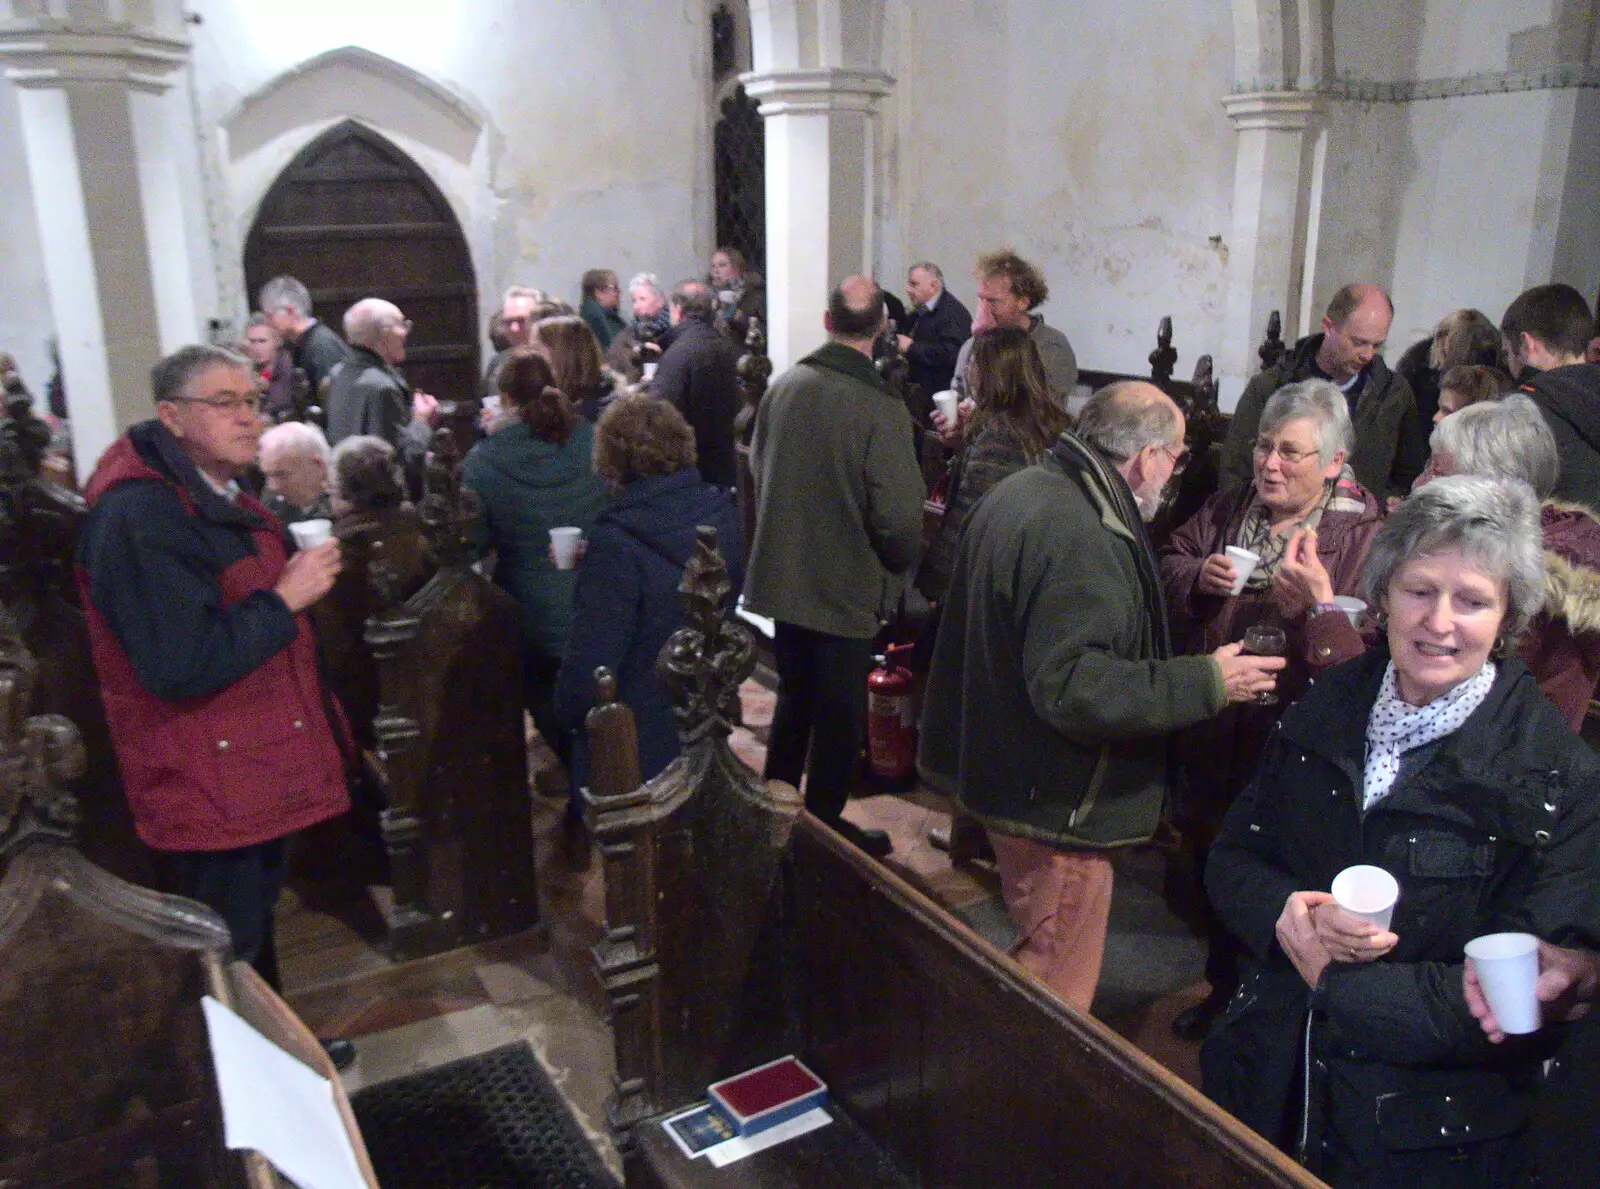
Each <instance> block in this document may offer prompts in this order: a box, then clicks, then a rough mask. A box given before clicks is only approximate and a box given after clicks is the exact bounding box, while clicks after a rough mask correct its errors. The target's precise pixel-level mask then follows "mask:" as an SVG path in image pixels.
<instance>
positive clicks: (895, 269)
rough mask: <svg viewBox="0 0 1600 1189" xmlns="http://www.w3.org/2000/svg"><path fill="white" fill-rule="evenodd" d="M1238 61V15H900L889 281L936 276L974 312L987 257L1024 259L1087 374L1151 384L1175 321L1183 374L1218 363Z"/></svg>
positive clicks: (1216, 6)
mask: <svg viewBox="0 0 1600 1189" xmlns="http://www.w3.org/2000/svg"><path fill="white" fill-rule="evenodd" d="M1232 54H1233V33H1232V14H1231V9H1230V6H1229V5H1228V4H1227V3H1225V2H1223V0H1201V2H1197V3H1194V4H1185V5H1172V4H1166V3H1161V2H1160V0H1128V2H1127V3H1122V4H1118V5H1115V6H1112V5H1107V4H1092V5H1038V4H1031V3H1024V2H1022V0H915V2H913V0H898V2H897V3H894V4H891V6H890V12H889V21H888V30H887V36H886V58H887V60H886V63H885V69H886V70H888V71H889V73H890V74H893V75H895V76H896V78H897V79H898V83H897V86H896V89H895V93H894V95H893V96H892V98H891V100H890V101H889V104H888V106H887V108H886V112H885V124H886V135H885V137H884V139H883V149H884V152H883V169H884V173H885V177H884V180H883V182H882V184H881V186H880V190H881V192H882V193H883V195H884V196H885V206H884V209H883V210H882V211H881V212H880V226H879V231H880V237H879V242H880V248H879V252H878V259H879V264H880V276H881V278H882V279H883V280H885V281H886V282H888V283H892V284H894V285H896V286H897V287H899V286H901V285H903V277H904V268H905V266H906V265H908V264H910V263H912V262H914V261H916V260H920V259H923V258H928V259H932V260H934V261H935V262H937V263H938V264H940V266H941V267H942V268H943V269H944V270H945V274H946V280H947V282H948V284H949V285H950V288H951V290H952V292H954V293H955V294H956V295H957V296H958V297H960V298H961V300H962V301H963V302H966V303H967V304H968V305H969V307H970V306H971V304H972V299H973V297H974V294H975V284H974V282H973V280H972V278H971V276H970V270H971V265H972V262H973V260H974V259H975V258H976V257H977V256H978V255H979V254H980V253H982V252H984V251H986V250H989V249H991V248H995V247H998V246H1001V245H1010V246H1012V247H1014V248H1016V249H1017V251H1019V252H1020V253H1021V254H1022V255H1023V256H1024V257H1026V258H1028V259H1030V260H1032V261H1033V262H1034V263H1036V264H1037V265H1038V266H1039V267H1040V268H1041V269H1042V270H1043V271H1044V274H1045V276H1046V279H1047V280H1048V282H1049V284H1050V287H1051V298H1050V300H1049V302H1048V303H1047V304H1046V305H1045V306H1044V307H1043V308H1042V310H1041V312H1042V313H1043V314H1044V315H1045V317H1046V319H1047V320H1048V321H1049V322H1050V323H1051V324H1052V325H1054V326H1058V327H1060V328H1061V329H1063V330H1064V331H1065V332H1066V333H1067V336H1068V337H1069V338H1070V339H1071V340H1072V344H1073V347H1074V348H1075V350H1076V351H1077V355H1078V360H1079V363H1080V365H1081V366H1084V367H1090V368H1100V369H1108V370H1118V371H1139V370H1144V369H1145V368H1146V367H1147V366H1148V364H1147V362H1146V357H1147V356H1148V355H1149V352H1150V350H1151V348H1152V347H1153V346H1154V344H1155V332H1156V323H1157V321H1158V320H1159V318H1160V317H1161V315H1162V314H1171V315H1172V316H1173V319H1174V323H1175V327H1176V335H1175V339H1176V344H1177V346H1178V349H1179V352H1180V358H1179V363H1178V367H1179V370H1180V373H1187V371H1188V370H1189V369H1191V368H1192V367H1193V365H1194V361H1195V359H1196V357H1197V356H1198V355H1199V354H1200V353H1202V352H1211V353H1216V352H1218V351H1219V349H1220V337H1221V332H1222V320H1223V312H1224V309H1223V307H1224V303H1225V297H1226V288H1227V269H1228V247H1227V242H1226V241H1227V237H1228V234H1229V231H1230V227H1231V210H1230V203H1231V196H1232V183H1233V155H1234V140H1235V134H1234V132H1233V130H1232V127H1231V125H1230V124H1229V122H1228V120H1227V118H1226V116H1225V115H1224V113H1223V111H1222V108H1221V106H1220V104H1219V99H1220V97H1221V96H1222V95H1224V94H1225V93H1227V91H1228V90H1229V89H1230V87H1231V84H1232V69H1233V57H1232ZM1212 237H1217V239H1216V240H1215V242H1213V240H1212Z"/></svg>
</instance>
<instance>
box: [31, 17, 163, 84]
mask: <svg viewBox="0 0 1600 1189" xmlns="http://www.w3.org/2000/svg"><path fill="white" fill-rule="evenodd" d="M188 62H189V42H188V40H187V39H186V38H184V37H182V36H179V35H175V34H172V33H167V32H162V31H158V30H156V29H151V28H143V27H138V26H132V25H127V24H122V25H98V24H93V25H88V24H74V23H72V22H68V21H59V20H52V19H49V18H43V19H40V20H33V21H14V22H5V23H3V24H0V66H4V68H5V74H6V77H7V78H9V79H10V80H11V81H12V82H13V83H15V84H16V85H17V86H18V87H24V88H32V89H38V88H48V87H60V86H64V85H66V84H68V83H78V82H89V83H120V84H122V85H123V86H126V87H128V88H130V89H132V90H139V91H150V92H161V91H165V90H166V89H167V88H168V87H170V86H171V85H172V75H173V74H174V73H175V72H176V71H178V70H181V69H182V68H183V67H184V66H186V65H187V64H188Z"/></svg>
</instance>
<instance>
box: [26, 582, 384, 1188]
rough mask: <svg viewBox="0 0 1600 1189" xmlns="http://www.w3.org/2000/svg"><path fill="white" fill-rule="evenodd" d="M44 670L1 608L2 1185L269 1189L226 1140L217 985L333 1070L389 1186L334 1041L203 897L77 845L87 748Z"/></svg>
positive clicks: (264, 1174) (253, 1158) (359, 1149)
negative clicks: (207, 1006)
mask: <svg viewBox="0 0 1600 1189" xmlns="http://www.w3.org/2000/svg"><path fill="white" fill-rule="evenodd" d="M39 676H40V667H39V663H38V662H37V661H36V660H35V659H34V658H33V657H32V656H31V654H29V653H28V651H27V649H26V648H25V646H24V645H23V643H22V640H21V633H20V630H19V629H18V627H17V625H16V623H15V621H14V620H13V619H12V618H11V616H10V615H9V613H7V612H4V611H0V862H3V863H5V864H6V867H5V871H4V877H3V879H0V1019H4V1021H5V1031H6V1038H5V1043H4V1044H3V1045H0V1185H6V1186H11V1185H17V1186H22V1185H27V1186H30V1187H32V1189H91V1187H92V1189H143V1187H144V1186H157V1185H173V1186H179V1185H181V1186H184V1187H186V1189H188V1187H195V1189H204V1187H210V1186H227V1187H228V1189H236V1187H238V1186H248V1187H249V1189H272V1187H275V1186H280V1185H286V1184H287V1182H284V1181H282V1180H281V1179H280V1178H279V1177H278V1176H277V1174H276V1173H274V1172H273V1170H272V1169H271V1168H270V1167H269V1166H268V1165H267V1164H266V1162H265V1161H264V1160H263V1159H262V1158H261V1157H260V1156H259V1155H256V1154H255V1153H251V1152H233V1151H229V1150H228V1149H227V1148H226V1147H224V1144H223V1129H222V1116H221V1107H220V1101H219V1098H218V1093H217V1087H216V1077H215V1072H214V1068H213V1064H212V1061H211V1057H210V1047H209V1042H208V1039H207V1033H206V1027H205V1023H204V1018H203V1015H202V1009H201V1006H200V999H201V996H202V995H211V996H213V997H215V998H216V999H218V1000H219V1001H220V1002H222V1003H223V1004H224V1005H226V1006H228V1007H231V1008H232V1009H233V1010H234V1011H236V1012H238V1013H239V1014H240V1015H241V1016H243V1017H244V1018H245V1019H246V1020H247V1021H248V1022H249V1023H251V1024H253V1025H254V1026H255V1027H256V1028H257V1029H258V1030H259V1031H261V1032H263V1033H264V1034H265V1035H266V1036H267V1037H268V1038H269V1039H271V1040H273V1041H275V1042H276V1043H277V1044H279V1045H280V1046H281V1047H283V1048H285V1049H286V1050H287V1051H289V1052H290V1053H291V1054H292V1055H294V1056H295V1057H297V1058H299V1059H300V1060H301V1061H302V1062H304V1063H305V1064H306V1065H308V1066H310V1067H311V1068H313V1069H314V1070H315V1071H316V1072H318V1073H320V1074H322V1076H324V1077H326V1078H328V1079H329V1080H330V1081H331V1082H332V1084H333V1089H334V1095H335V1099H336V1102H337V1104H338V1106H339V1109H340V1111H341V1113H342V1114H343V1116H344V1120H345V1126H346V1129H347V1131H348V1132H349V1134H350V1136H351V1139H352V1142H353V1146H354V1148H355V1151H356V1155H357V1161H358V1163H359V1164H360V1166H361V1170H362V1173H363V1175H364V1177H365V1179H366V1182H367V1184H369V1185H373V1186H376V1184H377V1182H376V1180H375V1178H374V1177H373V1174H372V1169H371V1166H370V1164H369V1163H368V1161H367V1155H366V1150H365V1148H364V1146H363V1145H362V1143H361V1137H360V1133H359V1131H358V1130H357V1129H356V1125H355V1120H354V1117H353V1116H352V1115H351V1114H350V1108H349V1104H348V1102H347V1101H346V1100H345V1096H344V1091H343V1089H342V1088H341V1087H340V1085H339V1080H338V1077H337V1075H336V1074H335V1073H334V1071H333V1067H332V1066H331V1064H329V1062H328V1060H327V1057H326V1055H325V1054H324V1053H323V1051H322V1049H321V1046H320V1045H318V1043H317V1042H316V1040H315V1039H314V1038H313V1037H312V1036H311V1034H310V1033H309V1032H308V1031H307V1030H306V1029H305V1027H304V1026H303V1025H302V1024H301V1023H300V1021H299V1020H298V1019H297V1018H296V1017H295V1016H294V1014H293V1013H292V1012H291V1011H290V1010H289V1009H288V1008H287V1007H286V1006H285V1005H284V1003H283V1001H282V1000H280V999H279V998H278V997H277V996H276V995H275V994H273V992H272V991H271V990H270V989H269V988H268V987H267V986H266V984H264V983H263V982H262V981H261V980H260V978H259V977H258V976H257V975H256V974H255V972H254V971H253V970H251V969H250V968H249V967H248V966H246V965H244V964H242V963H232V964H230V963H229V961H228V949H229V938H228V931H227V928H226V926H224V925H223V923H222V921H221V919H220V918H219V917H218V916H216V914H214V913H213V912H212V911H211V910H210V909H208V908H206V907H205V906H204V905H201V904H197V903H195V902H193V901H190V900H183V899H179V898H178V897H175V896H163V895H159V894H157V893H155V892H150V891H147V890H145V889H143V888H138V887H134V886H133V885H132V884H129V883H126V882H125V881H123V880H120V879H117V878H116V877H115V876H113V875H110V874H109V873H107V872H106V871H105V870H103V869H102V868H100V867H97V866H95V865H94V864H92V863H90V862H89V861H88V860H87V859H85V858H84V856H83V855H82V854H80V853H79V852H78V851H77V850H76V849H75V848H74V847H73V846H72V844H71V836H72V828H73V822H74V819H75V817H76V816H77V806H76V803H75V800H74V798H73V797H72V795H71V794H70V792H68V791H67V790H66V788H65V783H66V782H68V781H72V780H75V779H77V778H78V777H79V776H81V774H82V772H83V769H84V765H85V762H86V758H85V757H86V753H85V749H84V747H83V742H82V740H81V739H80V738H79V737H78V734H77V731H76V728H75V727H74V726H73V725H72V723H71V721H70V720H69V719H66V718H64V717H61V716H56V715H35V716H28V715H27V714H26V708H27V706H28V705H29V704H30V703H31V701H32V695H33V692H34V691H33V687H34V685H35V684H36V683H37V681H38V679H39Z"/></svg>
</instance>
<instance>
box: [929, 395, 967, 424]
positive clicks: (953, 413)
mask: <svg viewBox="0 0 1600 1189" xmlns="http://www.w3.org/2000/svg"><path fill="white" fill-rule="evenodd" d="M960 404H961V394H960V393H959V392H952V391H951V390H949V389H946V390H945V391H943V392H935V393H934V394H933V407H934V408H936V409H938V410H939V416H941V417H943V418H944V423H945V426H946V427H947V428H954V427H955V423H956V417H957V407H958V406H959V405H960Z"/></svg>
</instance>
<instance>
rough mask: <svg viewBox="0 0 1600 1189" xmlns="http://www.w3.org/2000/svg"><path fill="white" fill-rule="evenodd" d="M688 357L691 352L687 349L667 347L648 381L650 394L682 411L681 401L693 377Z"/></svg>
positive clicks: (689, 357)
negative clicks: (674, 349)
mask: <svg viewBox="0 0 1600 1189" xmlns="http://www.w3.org/2000/svg"><path fill="white" fill-rule="evenodd" d="M674 345H676V344H674ZM690 359H691V353H690V352H689V351H687V350H679V351H673V350H671V349H669V350H668V351H667V353H666V354H665V355H663V356H662V357H661V362H660V363H659V364H657V365H656V374H655V377H654V378H653V379H652V380H651V381H650V395H651V396H653V397H655V398H656V399H657V400H664V401H666V402H667V403H668V404H670V405H672V406H673V407H674V408H676V409H677V410H678V411H679V412H682V411H683V401H684V398H685V397H686V396H688V395H689V387H690V385H691V383H692V382H693V378H694V377H693V369H692V367H691V366H690Z"/></svg>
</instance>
